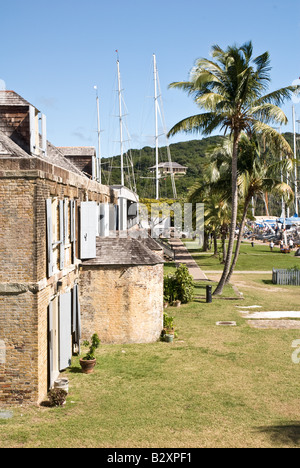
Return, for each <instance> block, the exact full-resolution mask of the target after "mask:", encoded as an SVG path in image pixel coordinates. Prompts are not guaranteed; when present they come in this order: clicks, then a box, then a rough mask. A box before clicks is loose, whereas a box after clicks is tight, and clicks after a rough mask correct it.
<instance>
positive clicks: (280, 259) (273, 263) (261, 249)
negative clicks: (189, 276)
mask: <svg viewBox="0 0 300 468" xmlns="http://www.w3.org/2000/svg"><path fill="white" fill-rule="evenodd" d="M185 245H186V246H187V247H188V249H189V251H190V252H191V254H192V255H193V256H194V258H195V260H196V261H197V263H198V264H199V266H200V268H201V269H202V270H203V271H206V270H207V271H211V270H216V271H221V270H223V265H222V264H221V263H220V261H219V257H215V256H214V255H213V252H200V251H199V250H198V249H197V247H196V245H195V243H192V242H185ZM295 266H298V267H299V268H300V257H295V250H294V251H292V252H290V253H289V254H283V253H281V252H280V250H279V248H275V249H274V250H273V252H271V251H270V247H269V246H268V244H255V245H254V247H252V246H251V244H250V243H249V242H243V243H242V244H241V250H240V255H239V258H238V261H237V264H236V268H235V270H236V271H245V270H246V271H257V270H259V271H271V270H272V269H273V268H293V267H295Z"/></svg>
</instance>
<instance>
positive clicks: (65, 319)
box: [59, 292, 72, 371]
mask: <svg viewBox="0 0 300 468" xmlns="http://www.w3.org/2000/svg"><path fill="white" fill-rule="evenodd" d="M71 314H72V302H71V292H67V293H65V294H61V295H60V296H59V370H60V371H61V370H63V369H66V368H67V367H69V366H70V365H71V357H72V339H71Z"/></svg>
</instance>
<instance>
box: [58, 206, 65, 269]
mask: <svg viewBox="0 0 300 468" xmlns="http://www.w3.org/2000/svg"><path fill="white" fill-rule="evenodd" d="M64 230H65V223H64V201H63V200H59V242H60V245H59V268H60V270H63V268H64V253H65V243H64V237H65V235H64Z"/></svg>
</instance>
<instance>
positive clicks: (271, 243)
mask: <svg viewBox="0 0 300 468" xmlns="http://www.w3.org/2000/svg"><path fill="white" fill-rule="evenodd" d="M270 249H271V252H273V249H274V242H273V241H271V242H270Z"/></svg>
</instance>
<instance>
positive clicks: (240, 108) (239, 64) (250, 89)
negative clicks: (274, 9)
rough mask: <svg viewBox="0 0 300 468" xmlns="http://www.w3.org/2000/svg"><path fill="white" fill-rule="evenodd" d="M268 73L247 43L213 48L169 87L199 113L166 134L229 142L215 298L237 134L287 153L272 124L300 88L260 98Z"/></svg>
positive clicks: (282, 118) (282, 119) (265, 57)
mask: <svg viewBox="0 0 300 468" xmlns="http://www.w3.org/2000/svg"><path fill="white" fill-rule="evenodd" d="M270 69H271V68H270V57H269V53H268V52H265V53H263V54H261V55H259V56H258V57H254V56H253V45H252V42H251V41H249V42H246V43H244V44H243V45H242V46H236V45H233V46H229V47H227V49H226V50H223V49H222V48H221V47H220V46H218V45H214V46H213V47H212V49H211V58H210V59H206V58H200V59H198V60H197V62H196V65H195V66H194V67H193V69H192V71H191V73H190V80H189V81H182V82H176V83H172V84H171V85H170V87H174V88H178V89H182V90H183V91H185V92H187V93H188V94H189V95H191V96H192V97H193V99H194V102H195V103H196V104H197V105H198V107H199V108H200V109H201V110H203V111H204V112H203V113H201V114H197V115H193V116H191V117H187V118H185V119H183V120H181V121H180V122H178V123H177V124H175V125H174V127H173V128H172V129H171V130H170V131H169V136H172V135H175V134H176V133H178V132H182V131H183V132H186V133H194V132H195V133H202V134H203V135H210V134H211V133H212V132H213V131H215V130H217V129H221V130H224V131H225V133H226V132H229V133H230V135H231V136H232V138H233V143H232V161H231V169H232V170H231V174H232V181H231V187H232V197H231V206H232V210H231V224H230V233H229V243H228V251H227V257H226V261H225V266H224V270H223V273H222V276H221V279H220V281H219V284H218V286H217V289H216V290H215V292H214V294H221V293H222V290H223V288H224V285H225V282H226V278H227V276H228V273H229V269H230V265H231V257H232V252H233V243H234V237H235V228H236V222H237V211H238V168H237V161H238V145H239V141H240V138H241V134H242V132H245V133H247V135H248V136H249V138H251V136H252V135H253V134H260V135H263V137H264V138H265V141H266V142H273V143H274V144H276V146H281V150H282V152H284V153H285V154H292V150H291V147H290V146H289V145H288V143H287V141H286V140H285V139H284V138H282V135H281V134H280V133H278V132H277V131H276V130H275V129H274V127H273V126H271V125H276V126H280V125H282V124H286V123H287V117H286V115H285V114H284V112H283V111H282V110H281V109H280V107H279V106H280V105H281V104H282V103H283V102H284V101H285V100H286V99H287V98H290V97H291V95H292V93H293V92H294V91H297V90H298V89H299V88H298V87H295V86H288V87H285V88H281V89H279V90H277V91H273V92H271V93H268V94H265V92H266V91H267V89H268V85H269V83H270V81H271V78H270Z"/></svg>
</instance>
